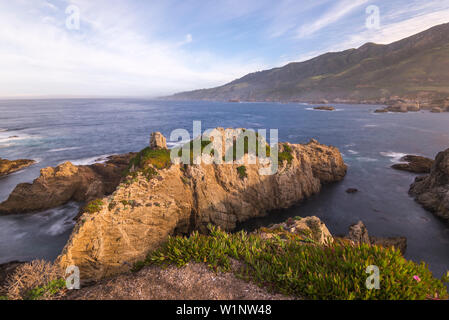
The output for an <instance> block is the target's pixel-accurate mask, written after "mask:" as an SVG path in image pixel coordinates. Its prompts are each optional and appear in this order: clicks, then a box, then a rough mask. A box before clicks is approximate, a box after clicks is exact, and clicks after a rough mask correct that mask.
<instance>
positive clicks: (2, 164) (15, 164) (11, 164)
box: [0, 158, 36, 177]
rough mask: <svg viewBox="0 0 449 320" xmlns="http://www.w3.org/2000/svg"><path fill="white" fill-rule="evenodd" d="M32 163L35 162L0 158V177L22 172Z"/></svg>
mask: <svg viewBox="0 0 449 320" xmlns="http://www.w3.org/2000/svg"><path fill="white" fill-rule="evenodd" d="M34 163H36V161H34V160H28V159H19V160H6V159H2V158H0V177H2V176H6V175H8V174H11V173H13V172H17V171H19V170H22V169H23V168H26V167H29V166H31V165H32V164H34Z"/></svg>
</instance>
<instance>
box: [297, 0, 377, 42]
mask: <svg viewBox="0 0 449 320" xmlns="http://www.w3.org/2000/svg"><path fill="white" fill-rule="evenodd" d="M368 1H369V0H344V1H339V2H338V3H337V5H335V6H334V7H332V8H331V9H330V10H329V11H327V12H326V13H324V15H322V16H321V17H320V18H318V19H317V20H316V21H315V22H313V23H310V24H305V25H303V26H301V27H300V28H299V29H298V30H297V38H305V37H308V36H311V35H312V34H314V33H316V32H318V31H319V30H321V29H323V28H325V27H327V26H329V25H331V24H333V23H335V22H337V21H338V20H340V19H341V18H343V17H344V16H346V15H347V14H349V13H350V12H352V11H353V10H355V9H357V8H358V7H360V6H361V5H364V4H366V3H367V2H368Z"/></svg>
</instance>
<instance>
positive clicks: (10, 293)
mask: <svg viewBox="0 0 449 320" xmlns="http://www.w3.org/2000/svg"><path fill="white" fill-rule="evenodd" d="M62 276H63V274H62V271H61V270H60V268H59V267H58V266H56V265H54V264H53V263H51V262H47V261H44V260H34V261H31V262H29V263H25V264H22V265H20V266H19V267H17V269H16V270H15V271H14V273H12V274H10V275H9V276H8V278H7V279H6V283H5V286H4V288H3V290H2V291H4V292H6V296H7V297H8V299H10V300H24V299H26V298H27V295H28V294H29V292H30V291H31V290H32V289H35V288H37V287H43V286H46V285H47V284H48V283H50V282H51V281H55V280H57V279H60V278H62ZM58 297H60V295H54V296H49V295H48V293H44V294H43V296H42V297H41V298H42V299H44V300H48V299H57V298H58Z"/></svg>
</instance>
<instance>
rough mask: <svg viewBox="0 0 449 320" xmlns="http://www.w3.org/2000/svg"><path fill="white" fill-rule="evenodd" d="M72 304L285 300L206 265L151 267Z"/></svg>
mask: <svg viewBox="0 0 449 320" xmlns="http://www.w3.org/2000/svg"><path fill="white" fill-rule="evenodd" d="M66 299H69V300H125V299H126V300H285V299H291V298H289V297H286V296H283V295H279V294H271V293H269V292H267V291H265V290H264V289H261V288H259V287H258V286H257V285H255V284H253V283H248V282H245V281H244V280H241V279H238V278H236V277H235V276H234V275H233V274H232V273H215V272H213V271H211V270H210V269H209V268H208V267H207V266H206V265H204V264H197V263H189V264H188V265H187V266H185V267H183V268H177V267H176V266H170V267H167V268H162V267H159V266H150V267H146V268H144V269H142V270H141V271H139V272H137V273H127V274H123V275H120V276H117V277H114V278H111V279H105V280H102V281H101V282H98V283H97V284H95V285H93V286H90V287H86V288H82V289H81V290H76V291H73V292H71V293H69V294H68V295H67V296H66Z"/></svg>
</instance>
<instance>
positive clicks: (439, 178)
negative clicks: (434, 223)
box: [410, 149, 449, 221]
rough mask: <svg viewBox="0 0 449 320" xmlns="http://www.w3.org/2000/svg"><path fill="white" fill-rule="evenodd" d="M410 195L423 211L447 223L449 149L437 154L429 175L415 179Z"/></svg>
mask: <svg viewBox="0 0 449 320" xmlns="http://www.w3.org/2000/svg"><path fill="white" fill-rule="evenodd" d="M410 194H411V195H412V196H414V197H415V199H416V201H417V202H418V203H420V204H421V205H422V206H423V207H424V208H425V209H427V210H429V211H431V212H433V213H434V214H435V215H436V216H438V217H440V218H442V219H445V220H447V221H449V149H447V150H445V151H443V152H440V153H438V155H437V156H436V158H435V162H434V164H433V166H432V169H431V170H430V175H428V176H424V177H418V178H416V180H415V182H414V183H413V184H412V185H411V187H410Z"/></svg>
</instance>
